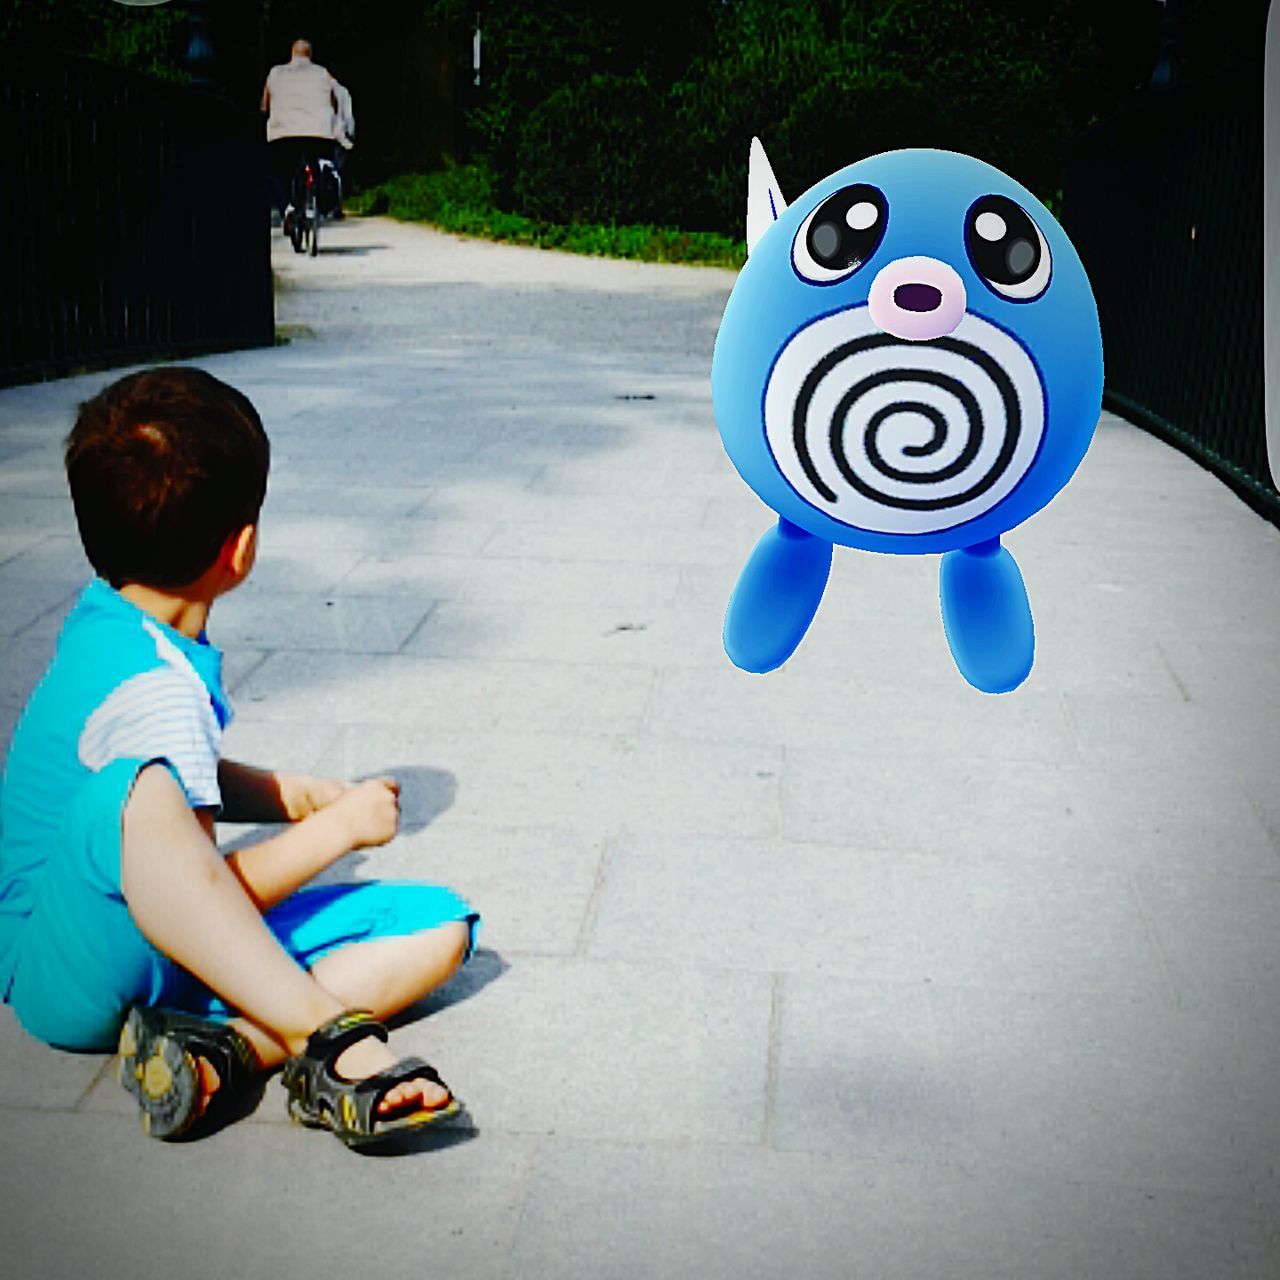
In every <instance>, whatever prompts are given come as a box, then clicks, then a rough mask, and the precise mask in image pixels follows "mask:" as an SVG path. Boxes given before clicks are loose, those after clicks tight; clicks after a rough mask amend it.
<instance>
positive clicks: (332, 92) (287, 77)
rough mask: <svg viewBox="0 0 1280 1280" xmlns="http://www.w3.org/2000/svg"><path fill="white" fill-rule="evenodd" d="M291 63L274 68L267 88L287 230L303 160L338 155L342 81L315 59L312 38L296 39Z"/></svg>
mask: <svg viewBox="0 0 1280 1280" xmlns="http://www.w3.org/2000/svg"><path fill="white" fill-rule="evenodd" d="M291 54H292V56H291V57H290V59H289V61H288V62H283V63H280V64H278V65H277V66H274V67H272V68H271V70H270V72H269V73H268V74H267V83H266V84H265V85H264V86H263V90H262V111H263V114H264V115H266V117H267V145H268V148H269V149H270V153H271V178H272V186H273V188H274V193H275V201H276V206H277V208H278V209H279V210H280V216H281V218H282V219H283V220H284V223H285V232H286V234H287V233H288V221H289V213H290V211H291V208H292V204H291V201H290V198H289V196H290V194H291V193H290V192H289V185H290V183H291V181H292V178H293V175H294V173H295V172H296V171H297V169H298V166H299V165H300V164H301V163H302V161H303V160H304V159H309V160H310V161H311V162H312V164H316V162H317V161H318V160H319V159H320V158H321V157H323V158H324V159H326V160H330V161H331V160H333V158H334V120H335V118H336V116H337V113H338V108H339V103H340V102H341V100H342V99H341V98H340V96H339V93H340V92H342V93H345V90H342V86H341V85H339V84H338V82H337V81H336V80H335V79H334V78H333V76H331V75H330V74H329V72H328V71H327V70H326V69H325V68H324V67H322V66H320V65H319V64H318V63H315V62H312V61H311V43H310V41H307V40H295V41H294V42H293V48H292V50H291Z"/></svg>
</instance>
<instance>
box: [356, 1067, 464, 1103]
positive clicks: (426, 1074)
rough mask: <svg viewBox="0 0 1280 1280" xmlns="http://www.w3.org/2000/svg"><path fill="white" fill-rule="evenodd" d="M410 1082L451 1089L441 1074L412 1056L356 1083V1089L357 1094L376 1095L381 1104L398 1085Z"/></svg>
mask: <svg viewBox="0 0 1280 1280" xmlns="http://www.w3.org/2000/svg"><path fill="white" fill-rule="evenodd" d="M410 1080H430V1081H431V1083H432V1084H438V1085H439V1086H440V1087H441V1088H442V1089H447V1088H448V1087H449V1086H448V1085H447V1084H445V1082H444V1081H443V1080H441V1079H440V1073H439V1072H438V1071H437V1070H436V1069H435V1067H433V1066H432V1065H431V1064H430V1063H429V1062H425V1061H423V1059H422V1058H419V1057H416V1056H410V1057H408V1058H401V1059H400V1061H399V1062H397V1063H396V1064H395V1066H392V1067H387V1068H386V1069H385V1070H383V1071H375V1072H374V1073H373V1075H371V1076H365V1077H364V1078H363V1079H362V1080H357V1081H355V1089H356V1092H357V1093H376V1094H377V1095H378V1097H377V1101H379V1102H381V1101H382V1099H383V1097H384V1096H385V1095H386V1094H388V1093H390V1092H391V1090H392V1089H394V1088H395V1087H396V1085H398V1084H407V1083H408V1082H409V1081H410Z"/></svg>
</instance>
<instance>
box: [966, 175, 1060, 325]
mask: <svg viewBox="0 0 1280 1280" xmlns="http://www.w3.org/2000/svg"><path fill="white" fill-rule="evenodd" d="M964 243H965V248H966V249H968V251H969V260H970V261H971V262H972V263H973V265H974V269H975V270H976V271H977V273H978V274H979V275H980V276H981V277H982V282H983V283H984V284H985V285H986V286H987V287H988V288H989V289H991V291H992V292H993V293H997V294H999V295H1000V297H1002V298H1010V299H1012V300H1013V301H1014V302H1031V301H1033V300H1034V299H1036V298H1038V297H1039V296H1040V295H1041V294H1042V293H1043V292H1044V291H1045V290H1046V289H1047V288H1048V287H1049V274H1050V262H1049V246H1048V245H1047V244H1046V243H1045V238H1044V236H1042V235H1041V234H1040V228H1039V227H1037V226H1036V224H1035V223H1034V222H1032V220H1031V215H1030V214H1028V213H1027V211H1026V210H1025V209H1023V208H1022V206H1021V205H1018V204H1015V203H1014V202H1013V201H1012V200H1010V199H1009V198H1008V197H1007V196H983V197H982V199H981V200H979V201H977V202H976V203H975V204H974V205H973V207H972V208H971V209H970V210H969V214H968V216H967V217H966V218H965V220H964Z"/></svg>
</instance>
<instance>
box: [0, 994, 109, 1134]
mask: <svg viewBox="0 0 1280 1280" xmlns="http://www.w3.org/2000/svg"><path fill="white" fill-rule="evenodd" d="M106 1064H107V1058H106V1056H105V1055H103V1054H100V1053H64V1052H62V1051H61V1050H57V1049H50V1048H49V1046H48V1045H46V1044H43V1043H42V1042H41V1041H39V1040H36V1039H34V1038H33V1037H31V1036H30V1035H28V1034H27V1032H26V1031H25V1030H24V1029H23V1027H22V1024H21V1023H20V1022H19V1021H18V1019H17V1018H16V1017H15V1016H14V1013H13V1010H12V1009H10V1008H7V1007H6V1008H4V1009H0V1109H6V1108H16V1107H24V1108H27V1107H29V1108H33V1109H35V1110H38V1111H69V1110H71V1108H72V1107H74V1106H75V1105H76V1104H77V1103H78V1102H79V1101H80V1100H81V1099H82V1098H83V1097H84V1096H85V1094H87V1093H88V1092H89V1090H90V1088H91V1087H92V1086H93V1084H94V1082H95V1081H96V1080H97V1079H98V1077H99V1076H100V1075H102V1073H103V1070H104V1068H105V1066H106ZM4 1115H5V1119H6V1121H7V1119H8V1118H9V1112H8V1111H7V1110H6V1111H5V1112H4Z"/></svg>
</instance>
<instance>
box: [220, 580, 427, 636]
mask: <svg viewBox="0 0 1280 1280" xmlns="http://www.w3.org/2000/svg"><path fill="white" fill-rule="evenodd" d="M335 572H340V570H337V569H336V568H335ZM305 585H306V584H305V581H299V579H298V578H297V577H296V576H295V575H293V574H289V576H288V578H284V579H282V582H281V586H280V587H277V589H276V590H274V591H272V590H271V589H270V587H261V588H259V591H258V597H257V598H255V597H254V596H250V595H248V594H247V593H246V594H244V595H240V594H239V593H236V594H233V595H230V596H228V597H227V599H226V600H225V601H219V609H218V618H217V622H216V623H215V624H214V626H215V627H216V631H211V632H210V635H211V636H212V637H213V639H214V641H215V643H217V644H218V645H220V646H221V647H222V648H224V649H227V650H230V649H233V648H239V647H241V646H244V645H251V646H255V647H257V648H259V649H325V650H335V651H338V652H343V653H396V652H398V651H399V650H400V649H401V648H402V647H403V646H404V643H405V641H406V640H408V638H409V637H410V635H412V634H413V632H414V631H416V630H417V628H418V625H419V623H421V622H422V620H423V619H424V618H425V617H426V616H427V614H428V613H429V612H430V611H431V609H432V604H431V602H427V603H426V604H425V605H424V604H423V602H422V601H421V600H415V599H414V598H413V597H412V596H411V597H409V598H408V599H405V598H403V597H401V596H395V595H387V596H364V597H362V598H360V599H359V600H354V599H351V598H350V597H345V596H337V597H335V596H331V595H328V594H326V593H325V590H324V588H323V587H321V588H319V589H318V590H317V589H316V588H314V587H312V588H310V589H308V590H299V589H298V588H299V587H302V586H305ZM246 586H247V584H246ZM286 587H293V588H294V589H293V590H288V589H286ZM260 598H266V599H269V601H270V604H269V606H268V607H266V608H263V606H262V605H261V604H260V603H259V599H260Z"/></svg>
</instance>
